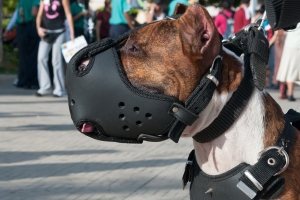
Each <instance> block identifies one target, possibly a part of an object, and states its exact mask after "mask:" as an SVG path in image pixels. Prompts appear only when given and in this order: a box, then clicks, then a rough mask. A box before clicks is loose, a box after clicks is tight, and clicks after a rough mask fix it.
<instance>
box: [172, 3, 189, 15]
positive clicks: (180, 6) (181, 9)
mask: <svg viewBox="0 0 300 200" xmlns="http://www.w3.org/2000/svg"><path fill="white" fill-rule="evenodd" d="M187 8H188V7H187V6H186V5H184V4H181V3H178V4H177V5H176V8H175V10H174V13H173V15H178V14H183V13H185V11H186V10H187Z"/></svg>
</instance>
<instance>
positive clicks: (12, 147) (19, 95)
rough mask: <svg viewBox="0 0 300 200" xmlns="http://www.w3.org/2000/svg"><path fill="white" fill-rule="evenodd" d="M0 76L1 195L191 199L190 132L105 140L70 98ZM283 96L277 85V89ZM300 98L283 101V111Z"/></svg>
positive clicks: (299, 104) (299, 105) (31, 199)
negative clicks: (83, 130) (89, 131)
mask: <svg viewBox="0 0 300 200" xmlns="http://www.w3.org/2000/svg"><path fill="white" fill-rule="evenodd" d="M14 77H15V76H12V75H0V136H1V137H0V199H1V200H10V199H11V200H18V199H22V200H25V199H26V200H27V199H28V200H35V199H36V200H41V199H43V200H44V199H45V200H48V199H49V200H50V199H55V200H56V199H63V200H73V199H80V200H84V199H89V200H90V199H101V200H102V199H103V200H108V199H114V200H115V199H116V200H142V199H147V200H157V199H168V200H174V199H176V200H177V199H189V191H188V189H185V190H182V186H181V177H182V173H183V169H184V165H185V160H186V158H187V155H188V153H189V152H190V150H192V148H193V147H192V140H191V139H183V138H182V139H181V140H180V142H179V144H175V143H173V142H172V141H170V140H169V141H165V142H161V143H149V142H145V143H144V144H143V145H133V144H118V143H108V142H101V141H97V140H94V139H91V138H89V137H86V136H84V135H82V134H80V133H79V132H77V131H76V130H75V128H74V126H73V124H72V121H71V119H70V115H69V111H68V106H67V97H63V98H53V97H50V96H49V97H42V98H38V97H35V96H34V95H33V94H34V92H35V91H34V90H24V89H19V88H15V87H13V86H12V84H11V83H12V81H13V79H14ZM270 92H271V94H272V96H273V97H274V98H275V99H276V100H278V99H277V91H270ZM295 97H296V98H297V101H296V102H292V103H291V102H288V101H287V100H278V103H279V104H280V105H281V106H282V108H283V110H284V111H287V110H288V109H289V108H294V109H296V110H298V111H300V87H297V88H296V93H295Z"/></svg>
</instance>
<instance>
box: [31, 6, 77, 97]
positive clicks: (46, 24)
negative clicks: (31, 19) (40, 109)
mask: <svg viewBox="0 0 300 200" xmlns="http://www.w3.org/2000/svg"><path fill="white" fill-rule="evenodd" d="M65 19H67V20H68V25H69V29H70V38H71V40H74V28H73V20H72V14H71V11H70V4H69V0H41V2H40V8H39V11H38V15H37V19H36V27H37V30H38V34H39V36H40V37H41V41H40V44H39V51H38V81H39V86H40V89H39V90H38V91H37V92H36V96H38V97H42V96H44V95H49V94H53V96H54V97H62V96H63V95H64V94H65V80H64V71H63V67H64V64H63V58H62V53H61V44H62V43H63V42H64V31H65V25H64V21H65ZM51 49H52V66H53V86H54V88H53V90H52V86H51V80H50V72H49V67H48V63H47V61H48V58H49V52H50V50H51Z"/></svg>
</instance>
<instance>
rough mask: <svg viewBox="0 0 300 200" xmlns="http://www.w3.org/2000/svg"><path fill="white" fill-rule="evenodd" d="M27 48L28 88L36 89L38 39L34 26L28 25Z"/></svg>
mask: <svg viewBox="0 0 300 200" xmlns="http://www.w3.org/2000/svg"><path fill="white" fill-rule="evenodd" d="M28 29H29V46H28V52H29V54H28V74H27V75H28V86H29V87H30V88H31V89H38V88H37V87H38V76H37V57H38V49H39V42H40V37H39V36H38V34H37V31H36V27H35V24H34V23H33V24H30V25H29V27H28Z"/></svg>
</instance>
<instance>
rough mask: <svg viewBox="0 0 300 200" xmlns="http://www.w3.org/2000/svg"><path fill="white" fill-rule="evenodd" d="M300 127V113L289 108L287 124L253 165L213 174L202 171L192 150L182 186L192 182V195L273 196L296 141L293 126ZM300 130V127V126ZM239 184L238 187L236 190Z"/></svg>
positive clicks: (281, 185) (281, 184) (203, 199)
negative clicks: (273, 143) (273, 144)
mask: <svg viewBox="0 0 300 200" xmlns="http://www.w3.org/2000/svg"><path fill="white" fill-rule="evenodd" d="M291 123H292V124H293V125H295V126H294V127H295V128H297V129H298V128H300V127H299V126H298V125H299V124H300V113H298V112H296V111H295V110H292V109H290V110H289V111H288V112H287V113H286V114H285V125H284V129H283V130H282V132H281V134H280V135H279V137H278V139H277V141H276V143H275V146H272V147H268V148H266V149H265V150H263V151H262V152H261V153H260V155H259V157H261V158H260V159H259V160H258V162H257V163H256V164H254V165H253V166H251V165H249V164H246V163H241V164H240V165H238V166H236V167H235V168H233V169H231V170H229V171H227V172H225V173H223V174H220V175H215V176H211V175H208V174H205V173H204V172H203V171H201V169H200V167H199V166H198V164H197V160H196V156H195V151H194V150H193V151H191V153H190V155H189V157H188V160H187V162H186V167H185V172H184V174H183V177H182V184H183V188H185V186H186V184H187V183H188V182H191V191H190V193H191V199H193V200H198V199H199V200H200V199H201V200H206V199H216V200H217V199H227V200H236V199H254V200H258V199H261V198H262V199H272V198H276V197H278V196H279V195H280V193H281V192H282V190H283V188H284V184H285V179H284V177H281V176H279V175H278V174H279V173H281V172H283V171H284V170H285V169H286V167H287V166H288V162H289V158H288V155H287V154H288V153H290V151H291V148H292V146H293V144H294V129H293V126H292V125H291ZM299 130H300V129H299ZM237 188H239V190H237Z"/></svg>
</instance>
